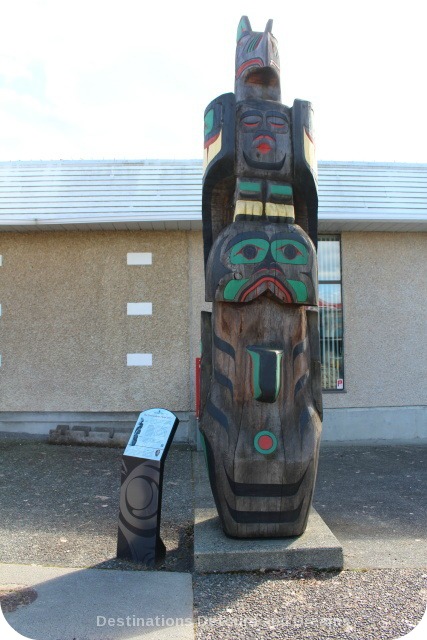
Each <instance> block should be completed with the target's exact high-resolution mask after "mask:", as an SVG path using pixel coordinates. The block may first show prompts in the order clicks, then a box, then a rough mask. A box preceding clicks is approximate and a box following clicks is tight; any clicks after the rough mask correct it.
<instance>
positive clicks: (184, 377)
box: [0, 231, 427, 440]
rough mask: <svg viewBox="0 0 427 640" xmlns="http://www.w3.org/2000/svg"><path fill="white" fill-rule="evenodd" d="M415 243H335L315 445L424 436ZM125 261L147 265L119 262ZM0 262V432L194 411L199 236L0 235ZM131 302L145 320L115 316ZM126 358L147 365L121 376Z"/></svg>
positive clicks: (403, 236)
mask: <svg viewBox="0 0 427 640" xmlns="http://www.w3.org/2000/svg"><path fill="white" fill-rule="evenodd" d="M425 241H426V234H420V233H373V232H371V233H343V234H342V278H343V302H344V332H345V334H344V339H345V343H344V348H345V363H344V366H345V392H344V393H341V392H332V393H325V394H324V406H325V420H324V438H325V439H355V440H357V439H366V438H372V437H378V438H382V437H386V438H389V437H392V438H401V437H405V436H406V435H407V436H408V437H427V395H426V394H427V388H426V385H425V380H426V379H427V370H426V363H427V353H426V340H425V335H426V328H427V325H426V322H427V321H426V317H427V316H426V313H425V311H426V304H425V298H426V293H427V291H426V278H425V271H426V270H425V265H426V264H427V247H426V242H425ZM130 252H142V253H151V254H152V264H151V265H141V266H131V265H128V264H127V254H128V253H130ZM0 255H1V256H2V266H0V292H1V293H0V304H1V305H2V306H1V310H2V315H1V317H0V353H1V356H2V360H1V367H0V396H1V399H2V402H1V412H2V415H3V419H2V415H1V414H0V428H1V423H2V424H3V425H5V424H6V425H9V424H11V422H10V421H11V420H12V419H13V416H14V415H15V414H16V415H17V414H21V413H25V412H27V413H28V412H30V413H31V412H33V414H31V416H30V418H29V420H30V419H31V420H32V421H34V420H35V419H36V418H37V420H38V424H40V423H42V422H43V420H44V419H45V418H44V412H46V415H47V413H50V416H51V421H52V422H53V423H54V422H55V421H56V422H58V421H59V422H61V421H64V420H67V412H75V413H76V414H79V416H80V418H81V420H80V422H81V421H82V419H83V418H84V419H87V417H88V415H89V414H98V417H99V421H100V422H101V423H102V421H105V420H107V419H108V414H109V413H112V412H113V413H114V412H115V413H116V414H117V415H118V414H119V413H120V412H121V413H122V414H123V415H124V414H129V416H130V417H129V419H131V420H134V419H135V415H136V412H139V411H141V410H143V409H144V408H147V407H153V406H163V407H165V408H168V409H170V410H172V411H175V412H192V411H194V408H195V393H194V390H195V358H196V357H197V356H198V355H199V345H200V311H201V309H209V308H210V304H209V303H206V302H205V301H204V276H203V248H202V234H201V232H196V231H168V232H166V231H160V232H153V231H104V232H102V231H88V232H72V231H67V232H56V231H55V232H37V233H2V234H0ZM135 302H151V303H152V310H153V312H152V315H145V316H129V315H127V304H128V303H135ZM134 353H143V354H152V366H151V367H148V366H128V365H127V354H134ZM34 412H35V413H38V417H37V416H36V418H35V417H34V416H35V413H34ZM83 414H84V415H83ZM134 414H135V415H134ZM122 417H123V416H122ZM125 417H126V416H125ZM26 424H30V423H29V422H28V420H27V422H26ZM51 426H52V425H51ZM180 427H181V425H180ZM34 428H35V427H34ZM38 428H39V427H37V429H38ZM183 433H184V432H183ZM187 433H190V432H189V431H188V430H187V431H185V433H184V435H183V437H187V435H186V434H187Z"/></svg>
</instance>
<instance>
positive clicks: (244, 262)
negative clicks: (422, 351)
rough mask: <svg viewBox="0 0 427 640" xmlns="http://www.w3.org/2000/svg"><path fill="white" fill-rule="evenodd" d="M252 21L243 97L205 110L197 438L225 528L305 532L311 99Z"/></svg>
mask: <svg viewBox="0 0 427 640" xmlns="http://www.w3.org/2000/svg"><path fill="white" fill-rule="evenodd" d="M271 29H272V20H269V21H268V23H267V26H266V29H265V31H264V32H263V33H258V32H254V31H252V29H251V26H250V23H249V20H248V18H247V17H246V16H244V17H242V19H241V21H240V23H239V27H238V32H237V50H236V80H235V94H233V93H228V94H224V95H221V96H219V97H218V98H216V99H215V100H214V101H213V102H211V103H210V105H209V106H208V107H207V109H206V111H205V152H204V161H205V163H204V164H205V174H204V181H203V240H204V255H205V277H206V300H210V301H212V302H213V311H212V314H210V313H202V363H201V367H202V378H201V422H200V430H201V433H202V440H203V444H204V447H205V452H206V459H207V465H208V471H209V479H210V483H211V487H212V492H213V495H214V498H215V502H216V506H217V509H218V513H219V516H220V519H221V523H222V526H223V528H224V531H225V533H226V534H228V535H230V536H234V537H239V538H244V537H282V536H295V535H300V534H301V533H303V531H304V530H305V527H306V524H307V519H308V512H309V508H310V505H311V500H312V495H313V489H314V483H315V478H316V471H317V460H318V450H319V439H320V433H321V428H322V422H321V420H322V397H321V386H320V355H319V333H318V306H317V305H318V291H317V289H318V287H317V258H316V250H315V246H316V242H317V175H316V162H315V154H314V144H313V133H312V109H311V105H310V103H309V102H305V101H302V100H295V101H294V104H293V106H292V107H287V106H285V105H283V104H282V103H281V102H280V75H279V74H280V68H279V56H278V50H277V41H276V39H275V38H274V36H273V35H272V33H271Z"/></svg>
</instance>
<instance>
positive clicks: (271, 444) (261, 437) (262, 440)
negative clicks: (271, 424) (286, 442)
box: [254, 431, 277, 454]
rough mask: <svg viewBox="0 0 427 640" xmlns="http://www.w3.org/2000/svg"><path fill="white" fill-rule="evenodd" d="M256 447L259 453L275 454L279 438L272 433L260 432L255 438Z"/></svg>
mask: <svg viewBox="0 0 427 640" xmlns="http://www.w3.org/2000/svg"><path fill="white" fill-rule="evenodd" d="M254 447H255V449H256V450H257V451H258V453H262V454H267V453H273V451H276V449H277V438H276V436H275V435H274V433H271V431H259V432H258V433H257V434H256V436H255V438H254Z"/></svg>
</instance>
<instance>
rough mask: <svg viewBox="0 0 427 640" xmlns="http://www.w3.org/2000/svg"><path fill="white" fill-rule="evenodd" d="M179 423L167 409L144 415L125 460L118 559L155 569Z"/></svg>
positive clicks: (162, 550) (160, 555) (161, 550)
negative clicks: (168, 463) (169, 459)
mask: <svg viewBox="0 0 427 640" xmlns="http://www.w3.org/2000/svg"><path fill="white" fill-rule="evenodd" d="M178 423H179V420H178V418H177V417H176V415H174V414H173V413H171V412H170V411H167V410H166V409H149V410H147V411H143V412H142V413H141V414H140V416H139V418H138V420H137V422H136V424H135V427H134V429H133V431H132V435H131V437H130V438H129V442H128V444H127V447H126V449H125V451H124V453H123V459H122V480H121V490H120V513H119V528H118V539H117V557H118V558H123V559H129V560H134V561H136V562H142V563H144V564H146V565H147V566H154V565H155V564H156V563H157V562H159V561H160V560H161V559H162V558H163V557H164V556H165V553H166V548H165V545H164V544H163V542H162V540H161V538H160V518H161V507H162V486H163V468H164V463H165V459H166V456H167V453H168V450H169V447H170V445H171V442H172V440H173V437H174V435H175V431H176V428H177V426H178Z"/></svg>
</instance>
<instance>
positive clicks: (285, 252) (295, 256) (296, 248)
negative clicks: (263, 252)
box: [271, 240, 308, 264]
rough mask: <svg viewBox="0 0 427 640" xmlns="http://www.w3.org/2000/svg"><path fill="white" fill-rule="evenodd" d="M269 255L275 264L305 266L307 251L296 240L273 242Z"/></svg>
mask: <svg viewBox="0 0 427 640" xmlns="http://www.w3.org/2000/svg"><path fill="white" fill-rule="evenodd" d="M271 253H272V255H273V258H274V260H275V261H276V262H281V263H285V264H307V262H308V251H307V248H306V247H305V246H304V245H303V244H302V242H297V240H274V242H272V243H271Z"/></svg>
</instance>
